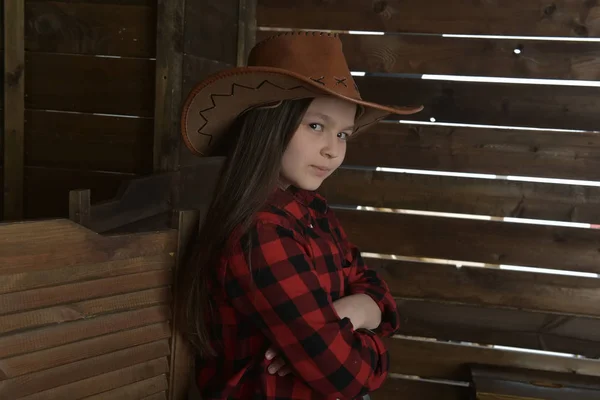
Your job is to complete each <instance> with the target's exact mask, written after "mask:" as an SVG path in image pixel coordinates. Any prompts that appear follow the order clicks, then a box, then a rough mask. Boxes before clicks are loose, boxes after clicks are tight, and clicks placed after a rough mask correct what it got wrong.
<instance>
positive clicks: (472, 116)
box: [355, 76, 600, 130]
mask: <svg viewBox="0 0 600 400" xmlns="http://www.w3.org/2000/svg"><path fill="white" fill-rule="evenodd" d="M355 80H356V83H357V85H358V87H359V89H360V91H361V95H362V97H363V99H365V100H367V101H374V102H378V103H383V104H392V105H415V104H423V105H424V106H425V109H424V110H423V111H421V112H419V113H417V114H414V115H409V116H401V118H400V119H405V120H419V121H430V119H431V118H434V119H435V120H436V121H437V122H455V123H463V124H466V123H468V124H486V125H503V126H506V125H508V126H526V127H534V128H552V129H556V128H559V129H579V130H598V128H599V126H600V117H599V116H600V108H599V106H598V103H597V102H596V101H595V99H596V98H597V97H598V93H599V89H598V88H597V87H574V86H553V85H536V84H508V83H486V82H453V81H442V80H426V79H418V78H398V77H392V76H385V77H374V76H366V77H356V79H355ZM394 119H396V120H397V119H398V117H395V118H394Z"/></svg>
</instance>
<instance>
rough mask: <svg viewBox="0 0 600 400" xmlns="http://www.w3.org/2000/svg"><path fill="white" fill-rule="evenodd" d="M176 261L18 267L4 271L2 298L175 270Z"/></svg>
mask: <svg viewBox="0 0 600 400" xmlns="http://www.w3.org/2000/svg"><path fill="white" fill-rule="evenodd" d="M174 264H175V259H174V257H173V256H171V255H169V254H160V255H156V256H146V257H134V258H129V259H125V260H118V261H109V262H105V263H99V264H88V265H77V266H73V267H67V268H60V269H53V268H49V269H48V268H46V267H47V265H46V264H40V265H38V266H36V267H35V268H27V269H26V271H23V268H21V267H19V266H17V267H15V268H13V269H11V268H10V267H9V268H2V269H0V276H1V278H0V294H4V293H11V292H18V291H23V290H30V289H36V288H42V287H47V286H55V285H60V284H65V283H72V282H78V281H86V280H93V279H102V278H110V277H115V276H121V275H128V274H135V273H140V272H147V271H154V270H157V269H168V268H173V267H174Z"/></svg>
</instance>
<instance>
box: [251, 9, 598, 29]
mask: <svg viewBox="0 0 600 400" xmlns="http://www.w3.org/2000/svg"><path fill="white" fill-rule="evenodd" d="M258 4H259V7H258V24H259V26H275V27H290V28H313V29H315V28H317V29H342V30H366V31H385V32H426V33H463V34H494V35H532V36H573V37H587V36H600V24H598V22H597V15H598V12H599V11H598V7H600V6H599V5H598V4H596V2H581V1H577V0H565V1H561V2H560V3H558V4H557V3H548V2H545V1H541V0H536V1H527V2H522V1H518V0H505V1H502V2H478V3H472V2H464V1H449V2H448V1H442V0H428V1H423V0H388V1H372V2H371V1H362V0H348V1H344V2H341V1H320V0H306V1H302V2H298V1H294V0H285V1H281V0H260V1H259V3H258Z"/></svg>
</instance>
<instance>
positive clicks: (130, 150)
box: [25, 110, 153, 184]
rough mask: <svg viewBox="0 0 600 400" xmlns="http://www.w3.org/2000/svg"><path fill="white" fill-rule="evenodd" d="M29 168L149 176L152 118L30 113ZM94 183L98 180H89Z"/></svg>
mask: <svg viewBox="0 0 600 400" xmlns="http://www.w3.org/2000/svg"><path fill="white" fill-rule="evenodd" d="M25 118H26V120H25V132H26V137H25V162H26V164H27V165H28V166H40V167H50V168H52V167H55V168H70V169H77V170H91V171H94V170H96V171H114V172H123V173H136V174H147V173H150V172H151V171H152V145H153V138H152V130H153V125H152V124H153V122H152V119H151V118H124V117H118V116H104V115H92V114H73V113H63V112H47V111H42V110H26V111H25ZM90 184H94V182H93V181H92V182H90Z"/></svg>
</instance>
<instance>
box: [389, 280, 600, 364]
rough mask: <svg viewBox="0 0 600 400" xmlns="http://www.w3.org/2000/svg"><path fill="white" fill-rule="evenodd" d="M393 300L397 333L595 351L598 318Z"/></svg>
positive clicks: (599, 354)
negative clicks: (398, 316) (395, 306)
mask: <svg viewBox="0 0 600 400" xmlns="http://www.w3.org/2000/svg"><path fill="white" fill-rule="evenodd" d="M453 290H454V291H456V288H454V289H453ZM397 303H398V310H399V313H400V315H401V317H402V320H401V325H400V330H399V334H402V335H408V336H417V337H427V338H436V339H441V340H450V341H454V342H469V343H480V344H486V345H487V344H496V345H502V346H509V347H517V348H523V349H533V350H543V351H552V352H558V353H566V354H577V355H583V356H586V357H591V358H597V357H600V344H599V342H600V335H599V334H598V332H599V330H600V319H598V318H583V317H571V316H568V315H560V314H548V313H542V312H533V311H524V310H517V309H508V308H502V307H493V306H469V305H463V304H457V303H450V302H442V301H423V300H410V299H401V298H398V299H397Z"/></svg>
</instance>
